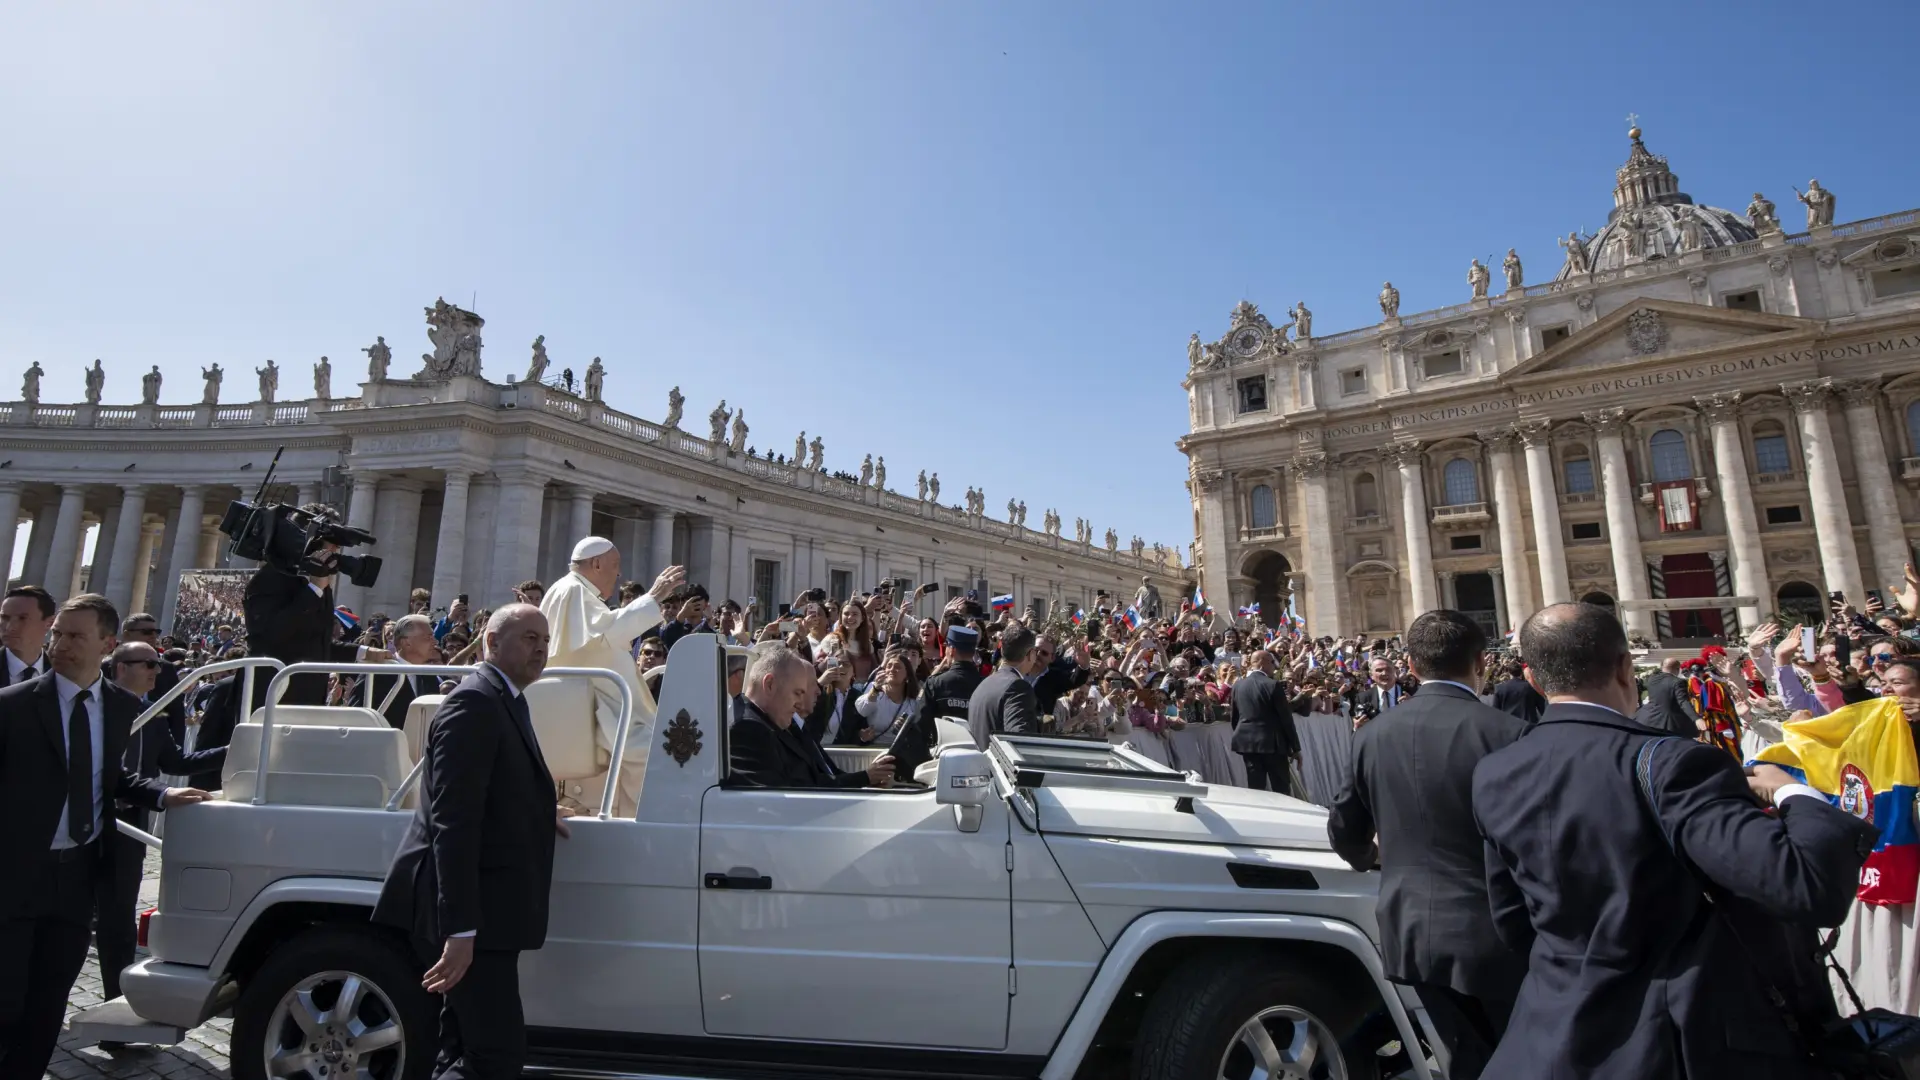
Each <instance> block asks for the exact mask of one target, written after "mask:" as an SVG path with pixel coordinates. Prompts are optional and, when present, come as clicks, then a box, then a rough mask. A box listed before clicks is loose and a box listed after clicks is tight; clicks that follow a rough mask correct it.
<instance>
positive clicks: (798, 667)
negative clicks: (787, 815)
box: [725, 641, 893, 788]
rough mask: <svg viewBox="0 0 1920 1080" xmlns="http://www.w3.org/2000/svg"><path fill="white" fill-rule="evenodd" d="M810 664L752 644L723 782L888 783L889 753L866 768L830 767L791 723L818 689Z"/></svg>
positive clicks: (778, 647) (777, 647) (782, 649)
mask: <svg viewBox="0 0 1920 1080" xmlns="http://www.w3.org/2000/svg"><path fill="white" fill-rule="evenodd" d="M819 692H820V685H819V683H818V682H816V681H815V679H814V677H813V665H812V664H809V663H807V661H806V660H805V659H803V658H802V657H801V656H800V654H799V653H796V652H794V651H793V650H792V649H789V648H787V647H786V646H785V645H783V644H781V643H780V642H777V641H763V642H761V643H760V644H758V645H755V646H754V647H753V652H752V655H751V656H750V657H749V658H748V660H747V674H746V688H745V690H744V691H743V694H744V698H745V701H744V707H743V708H742V710H741V713H740V717H739V719H737V720H735V721H734V722H733V723H732V725H730V726H729V727H728V729H727V778H726V781H725V784H726V786H728V787H762V788H825V787H836V788H862V787H886V786H888V785H889V784H891V783H893V758H892V757H889V756H882V757H880V758H879V759H878V760H876V761H875V762H874V763H873V764H872V765H871V766H869V767H868V768H867V770H866V771H865V772H850V773H843V772H840V771H839V770H837V769H835V768H834V767H833V762H832V760H831V759H829V758H828V757H827V753H826V751H825V750H823V749H821V747H820V744H819V743H818V742H816V741H814V740H813V739H812V738H810V737H808V736H807V735H806V734H805V733H804V732H803V731H802V730H801V728H800V725H799V724H797V723H795V718H796V717H801V716H805V715H806V714H807V713H808V712H809V711H810V710H811V708H812V706H813V704H814V697H815V695H817V694H819Z"/></svg>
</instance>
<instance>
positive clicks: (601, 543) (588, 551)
mask: <svg viewBox="0 0 1920 1080" xmlns="http://www.w3.org/2000/svg"><path fill="white" fill-rule="evenodd" d="M612 550H613V541H611V540H609V539H607V538H606V537H604V536H589V537H585V538H583V539H582V540H581V541H580V542H579V543H577V544H575V545H573V561H574V562H586V561H587V560H588V559H595V558H599V557H600V556H602V555H605V554H606V553H607V552H609V551H612Z"/></svg>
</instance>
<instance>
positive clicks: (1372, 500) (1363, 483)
mask: <svg viewBox="0 0 1920 1080" xmlns="http://www.w3.org/2000/svg"><path fill="white" fill-rule="evenodd" d="M1353 516H1354V517H1379V516H1380V485H1379V484H1378V483H1376V482H1375V481H1374V479H1373V474H1372V473H1367V472H1363V473H1361V474H1360V475H1359V476H1356V477H1354V478H1353Z"/></svg>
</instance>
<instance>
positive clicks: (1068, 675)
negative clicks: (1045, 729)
mask: <svg viewBox="0 0 1920 1080" xmlns="http://www.w3.org/2000/svg"><path fill="white" fill-rule="evenodd" d="M1034 647H1035V648H1036V649H1038V650H1039V652H1040V674H1039V675H1037V676H1035V677H1034V678H1033V679H1032V680H1031V682H1032V684H1033V698H1034V701H1035V703H1036V704H1037V705H1038V706H1039V708H1040V715H1041V716H1052V715H1053V707H1054V706H1055V705H1056V704H1058V703H1059V701H1060V698H1061V696H1062V695H1064V694H1067V693H1070V692H1072V691H1074V690H1078V689H1079V688H1080V687H1082V686H1085V685H1086V684H1087V679H1088V678H1089V677H1091V676H1092V675H1093V672H1092V671H1091V670H1089V669H1088V667H1087V649H1086V646H1085V645H1079V646H1076V647H1075V648H1074V650H1073V655H1072V656H1057V655H1056V653H1057V652H1058V651H1059V645H1058V644H1056V643H1055V642H1054V640H1053V638H1052V636H1051V635H1048V634H1042V635H1040V638H1039V641H1038V642H1037V643H1036V645H1035V646H1034Z"/></svg>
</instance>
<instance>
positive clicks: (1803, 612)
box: [1774, 581, 1827, 626]
mask: <svg viewBox="0 0 1920 1080" xmlns="http://www.w3.org/2000/svg"><path fill="white" fill-rule="evenodd" d="M1774 599H1775V600H1777V601H1778V602H1779V606H1780V614H1781V616H1782V617H1784V618H1786V619H1789V620H1791V621H1793V622H1797V623H1800V624H1801V625H1803V626H1814V625H1817V624H1818V623H1819V622H1820V621H1821V620H1822V619H1824V618H1826V610H1827V605H1826V604H1825V603H1823V602H1822V601H1821V599H1820V590H1819V589H1816V588H1814V587H1813V586H1812V585H1809V584H1807V583H1806V582H1804V581H1789V582H1787V583H1786V584H1785V585H1782V586H1780V591H1779V592H1777V593H1775V594H1774Z"/></svg>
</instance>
